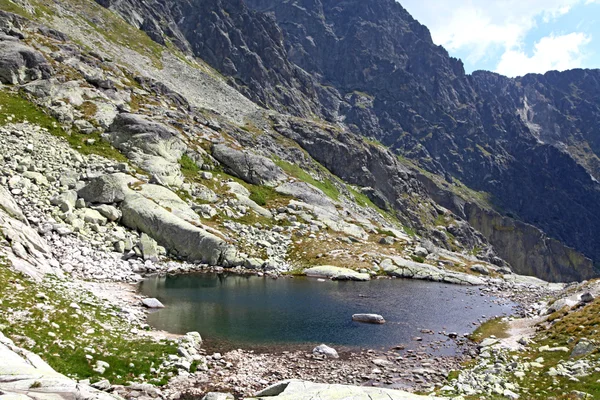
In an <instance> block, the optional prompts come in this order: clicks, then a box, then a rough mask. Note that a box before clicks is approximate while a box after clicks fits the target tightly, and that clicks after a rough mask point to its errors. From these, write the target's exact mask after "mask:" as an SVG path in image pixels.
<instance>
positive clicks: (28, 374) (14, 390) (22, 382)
mask: <svg viewBox="0 0 600 400" xmlns="http://www.w3.org/2000/svg"><path fill="white" fill-rule="evenodd" d="M0 360H2V362H1V363H0V398H7V399H22V400H28V399H32V398H37V399H41V398H43V399H45V400H64V399H65V398H72V399H81V400H115V398H114V397H113V396H111V395H109V394H108V393H104V392H101V391H99V390H97V389H95V388H92V387H90V386H88V385H86V384H85V383H84V382H75V381H73V380H71V379H69V378H67V377H66V376H64V375H62V374H59V373H58V372H56V371H54V370H53V369H52V367H50V366H49V365H48V364H46V362H44V361H43V360H42V359H41V358H40V357H39V356H38V355H36V354H34V353H31V352H30V351H28V350H25V349H22V348H19V347H17V346H15V344H14V343H13V342H12V340H10V339H8V338H6V337H5V336H4V335H3V334H2V333H1V332H0ZM34 383H35V386H37V387H36V388H35V391H34V392H35V394H34V395H33V396H31V397H30V396H27V395H24V393H32V391H31V387H32V386H33V385H34Z"/></svg>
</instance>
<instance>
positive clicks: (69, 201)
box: [50, 190, 77, 212]
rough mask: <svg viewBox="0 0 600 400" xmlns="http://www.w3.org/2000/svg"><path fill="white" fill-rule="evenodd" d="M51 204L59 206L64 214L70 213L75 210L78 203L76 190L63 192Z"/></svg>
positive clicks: (51, 200)
mask: <svg viewBox="0 0 600 400" xmlns="http://www.w3.org/2000/svg"><path fill="white" fill-rule="evenodd" d="M50 202H51V203H52V204H53V205H55V206H58V207H59V208H60V209H61V211H62V212H70V211H72V210H73V209H74V208H75V203H76V202H77V192H75V191H74V190H68V191H66V192H63V193H61V194H59V195H57V196H55V197H53V198H52V199H50Z"/></svg>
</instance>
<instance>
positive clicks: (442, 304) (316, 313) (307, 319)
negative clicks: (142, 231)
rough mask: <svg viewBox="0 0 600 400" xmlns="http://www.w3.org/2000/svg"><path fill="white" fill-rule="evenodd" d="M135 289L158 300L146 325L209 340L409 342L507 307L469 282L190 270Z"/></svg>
mask: <svg viewBox="0 0 600 400" xmlns="http://www.w3.org/2000/svg"><path fill="white" fill-rule="evenodd" d="M140 291H141V293H142V294H144V295H145V296H149V297H156V298H158V299H159V300H160V301H161V302H163V303H164V304H165V306H166V308H165V309H162V310H160V311H157V312H155V313H152V314H150V316H149V319H148V320H149V324H150V325H152V326H153V327H154V328H157V329H161V330H165V331H168V332H172V333H185V332H189V331H198V332H200V334H201V335H202V337H203V338H205V339H208V340H209V341H210V340H213V341H222V342H228V343H231V344H236V345H248V346H252V345H266V344H299V343H327V344H333V345H342V346H350V347H370V348H380V347H390V346H394V345H398V344H403V343H410V342H411V340H412V338H413V337H414V336H422V337H423V339H424V340H430V341H431V340H433V338H434V337H433V336H430V335H424V334H423V333H421V332H420V330H421V329H431V330H433V331H434V332H438V331H442V330H445V331H446V332H457V333H459V334H462V333H467V332H471V331H473V329H474V328H475V326H474V325H473V322H476V321H478V320H480V319H481V318H482V316H483V315H485V316H486V317H487V318H489V317H491V316H495V315H504V314H510V313H511V310H512V305H511V304H503V305H498V304H496V303H495V302H494V301H492V300H493V299H491V298H489V297H482V296H481V295H480V293H479V290H478V289H476V288H470V287H464V286H458V285H447V284H441V283H432V282H425V281H417V280H400V279H397V280H387V279H385V280H373V281H370V282H341V281H320V280H316V279H310V278H280V279H277V280H274V279H270V278H262V277H256V276H239V275H226V274H222V275H217V274H194V275H180V276H168V277H154V278H150V279H148V280H146V281H144V282H143V283H142V284H141V287H140ZM355 313H376V314H381V315H383V317H384V318H385V319H386V321H387V323H386V324H384V325H369V324H363V323H358V322H353V321H352V314H355ZM435 338H436V339H439V338H440V337H439V336H436V337H435Z"/></svg>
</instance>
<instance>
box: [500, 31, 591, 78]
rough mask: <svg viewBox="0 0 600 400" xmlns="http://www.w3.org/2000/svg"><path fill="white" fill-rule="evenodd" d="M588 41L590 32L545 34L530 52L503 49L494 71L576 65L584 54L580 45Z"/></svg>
mask: <svg viewBox="0 0 600 400" xmlns="http://www.w3.org/2000/svg"><path fill="white" fill-rule="evenodd" d="M590 41H591V37H590V36H587V35H585V34H583V33H580V32H578V33H570V34H568V35H561V36H554V35H550V36H546V37H543V38H542V39H540V41H539V42H536V43H535V45H534V49H533V55H531V56H528V55H527V54H526V53H525V52H523V51H522V50H516V49H509V50H506V51H505V52H504V54H503V55H502V57H501V58H500V61H499V63H498V67H497V68H496V72H498V73H500V74H503V75H507V76H520V75H525V74H527V73H530V72H537V73H544V72H546V71H550V70H558V71H564V70H566V69H572V68H577V67H579V66H581V64H582V61H583V58H584V57H585V54H584V52H583V47H585V46H586V45H587V44H589V43H590Z"/></svg>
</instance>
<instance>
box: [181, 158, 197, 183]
mask: <svg viewBox="0 0 600 400" xmlns="http://www.w3.org/2000/svg"><path fill="white" fill-rule="evenodd" d="M179 165H181V173H182V174H183V176H185V177H186V178H194V177H196V176H197V175H198V172H199V171H200V168H198V165H197V164H196V162H195V161H194V160H192V159H191V158H190V157H189V156H188V155H187V154H184V155H183V156H181V158H180V159H179Z"/></svg>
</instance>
